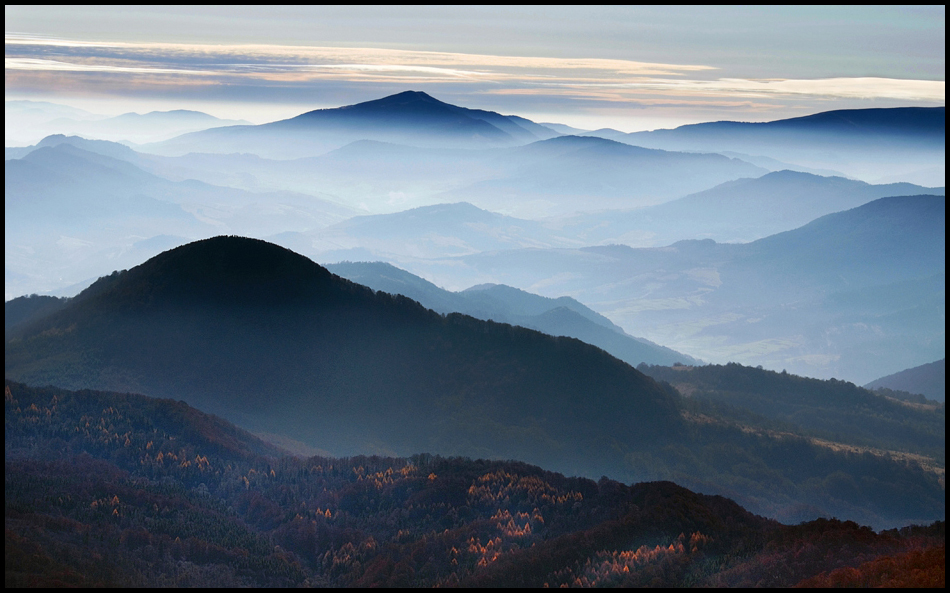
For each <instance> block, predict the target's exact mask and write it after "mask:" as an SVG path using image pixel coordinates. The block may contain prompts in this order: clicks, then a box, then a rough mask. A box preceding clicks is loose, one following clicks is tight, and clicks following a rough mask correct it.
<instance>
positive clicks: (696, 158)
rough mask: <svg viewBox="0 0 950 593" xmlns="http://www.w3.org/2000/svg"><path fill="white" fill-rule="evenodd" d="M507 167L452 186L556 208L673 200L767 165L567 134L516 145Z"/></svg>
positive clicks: (478, 198) (546, 211)
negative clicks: (480, 177) (466, 182)
mask: <svg viewBox="0 0 950 593" xmlns="http://www.w3.org/2000/svg"><path fill="white" fill-rule="evenodd" d="M502 158H503V159H504V167H505V169H503V170H501V171H500V173H499V174H497V175H495V176H493V177H492V178H490V179H486V180H484V181H479V182H476V183H473V184H471V185H469V186H467V187H462V188H459V189H454V190H451V191H448V192H445V194H444V195H443V197H444V199H446V200H447V199H452V200H464V201H468V202H472V203H473V204H475V205H476V206H479V207H482V208H488V209H490V210H502V211H506V212H512V211H514V212H517V213H519V214H520V215H522V216H524V215H527V213H529V212H532V213H534V216H535V217H537V216H539V215H555V214H564V213H569V212H578V211H584V210H597V209H606V208H633V207H638V206H645V205H651V204H657V203H661V202H666V201H669V200H671V199H674V198H678V197H681V196H684V195H687V194H690V193H693V192H696V191H699V190H702V189H707V188H709V187H712V186H714V185H718V184H720V183H723V182H725V181H729V180H733V179H738V178H741V177H758V176H759V175H762V174H764V173H766V172H767V171H766V170H765V169H762V168H760V167H756V166H754V165H750V164H749V163H746V162H744V161H740V160H737V159H730V158H727V157H724V156H722V155H719V154H692V153H685V152H669V151H663V150H652V149H646V148H640V147H638V146H630V145H628V144H623V143H621V142H614V141H612V140H606V139H604V138H593V137H582V136H562V137H559V138H552V139H550V140H545V141H542V142H535V143H533V144H530V145H527V146H523V147H519V148H514V149H509V150H508V151H507V152H506V153H505V154H504V155H503V157H502Z"/></svg>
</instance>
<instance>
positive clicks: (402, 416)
mask: <svg viewBox="0 0 950 593" xmlns="http://www.w3.org/2000/svg"><path fill="white" fill-rule="evenodd" d="M43 332H47V333H45V334H44V333H43ZM41 343H44V344H46V345H47V346H46V347H48V348H51V350H46V351H45V352H46V353H41V351H40V350H37V347H39V346H40V344H41ZM6 353H7V356H6V360H7V367H6V369H7V373H8V376H10V377H14V378H17V379H20V380H25V381H29V382H31V383H39V384H45V383H55V384H59V385H64V386H68V387H73V388H76V387H95V388H106V387H109V388H112V389H124V390H135V391H141V392H144V393H148V394H154V395H156V396H163V397H174V398H176V399H185V400H186V401H189V402H191V403H193V404H195V405H198V406H199V407H201V408H202V409H205V410H208V411H211V412H213V413H218V414H221V415H223V416H225V417H226V418H232V419H235V420H237V421H239V423H240V424H242V425H244V426H248V427H252V428H254V429H256V430H263V431H266V432H280V433H282V434H286V435H289V436H291V437H293V438H297V439H299V440H302V441H304V442H306V443H308V444H310V445H311V446H314V447H318V448H320V449H324V450H327V451H331V452H338V453H354V452H360V451H363V452H365V451H367V450H378V451H396V452H400V451H419V450H427V451H443V452H445V453H450V454H469V455H476V454H477V455H497V456H503V457H509V456H514V457H518V458H522V459H535V460H539V461H540V460H544V461H545V462H548V463H552V464H554V465H555V466H557V467H561V468H564V469H565V470H567V469H569V468H570V469H571V471H575V472H576V471H583V472H584V473H590V472H596V471H605V470H606V469H607V468H608V466H611V465H613V466H614V468H615V469H614V470H613V471H616V464H617V460H616V459H614V460H613V461H611V460H609V459H606V458H605V459H604V461H599V460H598V461H595V462H593V463H592V462H591V461H590V459H592V458H593V459H599V458H601V457H602V453H601V451H602V449H603V447H606V446H608V444H607V443H608V442H615V443H620V444H621V445H620V446H621V448H624V447H630V446H634V445H635V444H636V443H638V442H643V441H644V440H645V439H650V438H653V437H655V436H656V435H657V434H660V433H661V432H664V431H669V430H675V427H676V426H677V425H678V423H679V422H680V421H679V416H678V413H677V411H676V407H675V404H674V403H673V401H672V400H671V399H670V398H669V396H668V395H667V394H665V393H664V392H663V391H662V390H660V389H659V388H658V387H657V386H656V385H655V384H654V383H653V382H652V380H650V379H647V378H646V377H644V376H643V375H641V374H640V373H639V372H637V371H636V370H635V369H633V368H632V367H630V366H628V365H626V364H625V363H623V362H621V361H619V360H617V359H615V358H613V357H611V356H609V355H607V354H606V353H604V352H603V351H602V350H600V349H598V348H594V347H591V346H588V345H586V344H583V343H582V342H579V341H577V340H572V339H569V338H553V337H550V336H546V335H544V334H541V333H538V332H535V331H532V330H526V329H522V328H515V327H512V326H509V325H504V324H495V323H491V322H484V321H480V320H477V319H474V318H471V317H466V316H461V315H450V316H448V317H442V316H441V315H439V314H437V313H434V312H431V311H428V310H426V309H424V308H423V307H421V306H420V305H418V304H417V303H415V302H414V301H411V300H409V299H406V298H404V297H392V296H389V295H385V294H382V293H379V294H374V293H373V291H371V290H370V289H368V288H365V287H362V286H359V285H356V284H352V283H350V282H349V281H346V280H343V279H341V278H338V277H336V276H334V275H332V274H330V273H329V272H328V271H326V270H325V269H324V268H322V267H320V266H318V265H317V264H315V263H313V262H312V261H310V260H308V259H306V258H304V257H302V256H299V255H297V254H295V253H293V252H290V251H288V250H286V249H283V248H281V247H278V246H276V245H271V244H268V243H264V242H262V241H256V240H252V239H242V238H236V237H218V238H214V239H209V240H205V241H200V242H197V243H192V244H189V245H186V246H183V247H180V248H177V249H173V250H171V251H168V252H165V253H163V254H161V255H159V256H157V257H155V258H153V259H151V260H149V261H148V262H146V263H145V264H142V265H141V266H138V267H136V268H133V269H131V270H129V271H127V272H122V273H116V274H113V275H112V276H109V277H106V278H102V279H100V280H99V281H98V282H97V283H95V284H94V285H92V286H91V287H90V288H88V289H87V290H85V291H83V292H82V293H81V294H80V295H79V296H77V297H75V298H74V299H72V300H70V302H69V303H68V305H67V306H66V307H65V308H63V309H62V310H61V311H59V312H57V313H55V314H53V315H52V316H49V317H46V318H43V319H41V320H37V321H34V322H32V323H30V324H24V325H23V326H21V327H20V329H19V331H18V333H17V335H16V337H15V338H14V339H12V340H8V341H7V351H6ZM581 393H583V394H584V396H583V397H578V395H579V394H581ZM623 443H626V444H623ZM592 456H593V457H592ZM598 468H599V469H598Z"/></svg>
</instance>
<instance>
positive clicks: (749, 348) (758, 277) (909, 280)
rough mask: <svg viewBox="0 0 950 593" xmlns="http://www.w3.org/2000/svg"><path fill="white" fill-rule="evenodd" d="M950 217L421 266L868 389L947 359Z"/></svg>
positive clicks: (878, 210)
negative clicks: (744, 239) (572, 301)
mask: <svg viewBox="0 0 950 593" xmlns="http://www.w3.org/2000/svg"><path fill="white" fill-rule="evenodd" d="M945 209H946V208H945V198H944V197H943V196H901V197H890V198H882V199H879V200H875V201H873V202H870V203H868V204H865V205H863V206H860V207H858V208H854V209H851V210H848V211H845V212H839V213H835V214H829V215H827V216H824V217H821V218H819V219H817V220H815V221H813V222H811V223H809V224H807V225H804V226H802V227H800V228H798V229H795V230H792V231H787V232H784V233H779V234H776V235H772V236H770V237H766V238H763V239H759V240H757V241H754V242H752V243H747V244H724V243H715V242H714V241H711V240H704V241H681V242H678V243H675V244H673V245H670V246H667V247H661V248H650V249H633V248H630V247H627V246H623V245H615V246H600V247H586V248H582V249H519V250H511V251H502V252H493V253H480V254H476V255H471V256H464V257H462V258H457V259H453V260H450V261H447V262H436V261H433V262H428V263H425V264H424V263H423V262H416V263H415V264H414V266H413V271H415V272H416V273H420V274H423V275H425V276H426V277H427V278H432V279H434V280H435V281H436V282H439V283H444V284H448V285H458V284H460V283H464V282H466V279H478V280H476V281H480V282H485V281H486V280H485V278H490V280H489V281H492V282H497V283H503V284H508V285H511V286H516V287H519V288H523V289H525V290H529V291H532V292H538V293H540V294H544V295H551V296H554V295H571V296H572V297H574V298H576V299H578V300H580V301H581V302H583V303H585V304H586V305H588V306H590V307H591V308H593V309H594V310H596V311H598V312H600V313H602V314H604V315H606V316H608V317H610V318H611V319H612V320H613V321H614V322H616V323H618V324H619V325H621V326H622V327H625V328H633V330H634V331H635V332H636V333H638V334H640V335H643V336H645V337H647V338H648V339H650V340H653V341H654V342H657V343H661V344H664V345H665V346H668V347H671V348H674V349H677V350H680V351H686V352H690V353H691V354H693V355H694V356H699V357H701V358H706V359H709V358H712V359H713V360H714V361H717V362H727V361H728V360H729V359H732V360H738V361H741V362H743V363H744V364H763V365H765V366H767V367H768V368H772V369H782V368H787V369H788V370H789V371H791V372H795V373H796V374H801V375H806V376H818V377H824V378H829V377H839V378H846V379H849V380H855V381H857V382H859V383H862V384H863V383H865V382H867V381H869V380H872V379H873V378H875V377H878V376H880V373H881V372H882V370H891V369H893V370H895V371H896V370H900V369H903V368H907V367H909V366H912V365H913V364H916V363H917V362H918V361H920V360H922V359H923V360H927V359H931V360H933V359H936V358H939V357H940V356H942V355H943V349H942V344H943V339H944V338H943V336H944V330H943V322H942V319H943V311H944V308H945V303H944V289H945V288H944V287H945V276H944V273H945V261H946V247H945V237H946V223H945V219H944V214H945ZM463 263H464V265H460V264H463ZM469 281H471V280H469ZM628 331H629V330H628ZM716 356H720V357H723V358H720V359H718V360H717V359H716V358H715V357H716Z"/></svg>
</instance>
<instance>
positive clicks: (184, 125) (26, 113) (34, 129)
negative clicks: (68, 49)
mask: <svg viewBox="0 0 950 593" xmlns="http://www.w3.org/2000/svg"><path fill="white" fill-rule="evenodd" d="M11 103H13V104H15V105H12V107H13V109H12V114H15V115H14V116H13V117H11V118H9V120H8V125H9V127H11V128H12V129H11V130H10V132H9V133H7V134H6V136H8V137H9V136H11V135H12V136H13V137H14V138H29V139H30V140H28V141H33V142H35V141H36V140H38V139H39V138H41V137H44V136H48V135H51V134H67V135H81V136H85V137H88V138H95V139H99V140H111V141H125V142H136V143H142V142H158V141H161V140H167V139H169V138H173V137H175V136H178V135H181V134H185V133H188V132H195V131H199V130H205V129H208V128H214V127H218V126H233V125H242V124H248V123H250V122H247V121H245V120H234V119H220V118H217V117H214V116H213V115H209V114H207V113H202V112H200V111H189V110H185V109H175V110H172V111H152V112H150V113H144V114H141V113H124V114H122V115H118V116H115V117H108V116H104V115H95V114H92V113H89V112H85V111H82V110H79V109H73V108H69V107H66V106H64V105H56V104H52V103H42V102H34V101H7V102H6V108H7V111H8V112H11ZM16 104H20V105H16ZM37 136H38V137H37Z"/></svg>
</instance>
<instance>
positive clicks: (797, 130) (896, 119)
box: [622, 107, 946, 186]
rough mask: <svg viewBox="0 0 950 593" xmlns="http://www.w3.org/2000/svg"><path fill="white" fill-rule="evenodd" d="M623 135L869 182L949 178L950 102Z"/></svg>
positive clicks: (923, 181) (927, 181) (657, 145)
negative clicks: (949, 129)
mask: <svg viewBox="0 0 950 593" xmlns="http://www.w3.org/2000/svg"><path fill="white" fill-rule="evenodd" d="M622 141H623V142H627V143H630V144H634V145H637V146H645V147H649V148H661V149H664V150H686V151H702V152H717V151H734V152H740V153H745V154H751V155H762V156H766V157H771V158H775V159H779V160H783V161H789V162H793V163H798V164H801V165H807V166H813V167H829V166H830V167H831V168H834V169H838V170H841V171H843V172H845V173H847V174H849V175H855V176H857V177H859V178H862V179H866V180H868V181H874V180H877V179H880V178H882V177H889V176H894V175H897V174H901V175H902V177H903V179H902V180H904V181H909V180H912V181H914V182H915V183H919V184H921V185H929V186H942V185H945V184H946V169H945V166H944V158H943V153H944V150H945V146H946V107H897V108H891V109H847V110H838V111H825V112H822V113H816V114H813V115H807V116H804V117H796V118H791V119H783V120H777V121H771V122H762V123H749V122H730V121H720V122H708V123H701V124H692V125H687V126H680V127H678V128H675V129H672V130H654V131H652V132H634V133H632V134H628V135H626V136H625V137H624V138H623V139H622ZM908 176H911V177H908Z"/></svg>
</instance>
